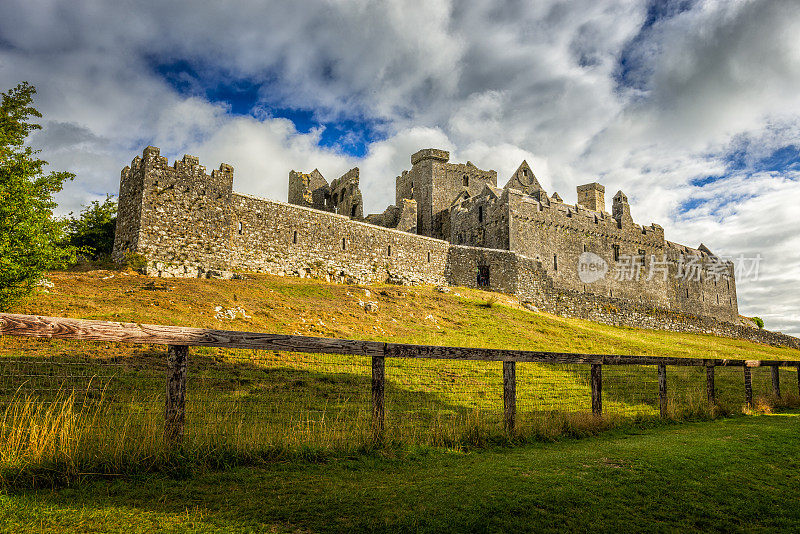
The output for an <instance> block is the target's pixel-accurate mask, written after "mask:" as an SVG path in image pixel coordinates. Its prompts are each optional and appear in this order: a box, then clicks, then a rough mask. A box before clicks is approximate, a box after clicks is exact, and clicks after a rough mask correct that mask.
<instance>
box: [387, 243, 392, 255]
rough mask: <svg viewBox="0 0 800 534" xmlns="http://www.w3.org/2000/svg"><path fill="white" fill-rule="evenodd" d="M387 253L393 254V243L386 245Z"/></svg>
mask: <svg viewBox="0 0 800 534" xmlns="http://www.w3.org/2000/svg"><path fill="white" fill-rule="evenodd" d="M386 255H387V256H391V255H392V245H389V246H388V247H386Z"/></svg>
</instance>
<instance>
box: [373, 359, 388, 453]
mask: <svg viewBox="0 0 800 534" xmlns="http://www.w3.org/2000/svg"><path fill="white" fill-rule="evenodd" d="M385 384H386V358H385V357H383V356H373V357H372V435H373V437H374V438H375V439H376V440H382V439H383V434H384V430H385V426H384V420H385V410H384V389H385Z"/></svg>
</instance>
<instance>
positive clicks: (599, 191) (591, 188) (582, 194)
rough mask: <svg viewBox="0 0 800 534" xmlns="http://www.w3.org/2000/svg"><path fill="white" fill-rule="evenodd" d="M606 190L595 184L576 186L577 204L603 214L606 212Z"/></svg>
mask: <svg viewBox="0 0 800 534" xmlns="http://www.w3.org/2000/svg"><path fill="white" fill-rule="evenodd" d="M605 196H606V188H605V187H603V186H602V185H600V184H598V183H597V182H592V183H590V184H585V185H579V186H578V204H580V205H581V206H583V207H584V208H586V209H590V210H592V211H598V212H601V213H604V212H605V211H606V200H605Z"/></svg>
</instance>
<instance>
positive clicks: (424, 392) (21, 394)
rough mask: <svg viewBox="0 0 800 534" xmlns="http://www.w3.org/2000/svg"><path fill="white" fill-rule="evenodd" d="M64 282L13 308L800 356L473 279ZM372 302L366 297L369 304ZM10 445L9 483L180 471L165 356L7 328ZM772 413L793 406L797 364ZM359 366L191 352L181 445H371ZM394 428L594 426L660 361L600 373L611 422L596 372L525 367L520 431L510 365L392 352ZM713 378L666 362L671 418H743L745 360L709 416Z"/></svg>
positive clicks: (666, 352) (643, 398)
mask: <svg viewBox="0 0 800 534" xmlns="http://www.w3.org/2000/svg"><path fill="white" fill-rule="evenodd" d="M50 279H51V281H52V282H53V287H50V288H47V289H44V290H42V291H41V292H40V293H39V294H37V295H34V296H32V297H30V298H28V299H27V300H26V301H24V302H21V303H19V304H18V305H17V306H16V307H15V308H14V309H13V310H12V311H14V312H17V313H29V314H38V315H50V316H64V317H75V318H86V319H102V320H113V321H126V322H139V323H154V324H171V325H181V326H196V327H207V328H224V329H232V330H249V331H261V332H272V333H286V334H304V335H312V336H326V337H345V338H355V339H368V340H382V341H400V342H409V343H424V344H435V345H450V346H477V347H497V348H514V349H535V350H552V351H564V352H588V353H615V354H642V355H655V356H683V357H698V358H708V357H714V358H746V359H791V360H800V351H795V350H791V349H787V348H781V347H771V346H766V345H759V344H755V343H751V342H747V341H742V340H734V339H728V338H721V337H715V336H711V335H694V334H679V333H670V332H659V331H651V330H642V329H635V328H624V327H612V326H606V325H600V324H597V323H592V322H589V321H582V320H576V319H567V318H562V317H556V316H552V315H549V314H544V313H534V312H531V311H529V310H526V309H524V308H522V307H520V306H519V305H518V303H517V302H516V301H515V300H514V299H512V298H511V297H507V296H503V295H498V294H495V293H487V292H482V291H476V290H469V289H464V288H453V289H452V290H451V291H450V292H449V293H440V292H438V291H436V290H435V289H434V288H431V287H399V286H390V285H385V286H368V287H360V286H352V285H336V284H327V283H323V282H320V281H316V280H309V279H298V278H284V277H274V276H266V275H251V276H248V278H247V279H246V280H229V281H224V280H199V279H154V278H149V277H144V276H141V275H138V274H135V273H128V272H119V271H89V272H80V273H74V272H73V273H52V275H51V277H50ZM367 303H371V304H369V305H367ZM0 339H2V347H0V380H1V381H0V408H2V409H3V410H4V411H5V415H4V419H3V426H2V432H1V433H0V445H2V447H3V448H4V449H5V450H6V451H7V453H6V455H5V457H4V458H3V466H2V467H4V468H5V469H6V472H7V473H12V474H13V476H21V474H24V473H27V475H25V476H29V475H30V474H31V473H39V474H41V472H42V469H44V470H46V471H47V472H49V473H65V474H66V476H75V475H76V474H79V473H81V472H100V473H122V472H126V471H136V470H141V469H149V468H160V467H164V466H165V465H171V462H173V461H174V454H173V453H174V452H175V451H165V450H164V448H163V443H162V441H161V425H162V424H163V395H164V393H163V391H164V376H165V348H164V347H147V346H129V345H124V344H112V343H89V342H80V343H76V342H63V341H48V340H31V339H18V338H10V337H4V338H0ZM753 372H754V375H753V389H754V392H755V394H756V396H758V397H760V398H761V400H760V401H759V402H760V405H761V406H762V407H764V408H769V407H770V406H772V405H774V404H776V403H777V402H780V403H782V404H789V405H792V404H794V403H797V401H798V399H797V396H796V392H797V387H796V380H797V377H796V373H792V372H790V371H789V370H787V371H785V372H784V373H782V374H783V376H782V380H783V383H784V391H785V392H786V394H785V395H784V398H783V399H781V400H780V401H778V399H772V398H770V395H769V393H770V379H769V371H768V370H767V369H754V371H753ZM370 373H371V367H370V362H369V360H368V359H366V358H358V357H351V356H330V355H327V356H326V355H314V354H288V353H277V352H271V351H269V352H267V351H246V350H222V349H209V348H202V349H193V350H192V352H191V354H190V359H189V383H188V393H187V433H188V435H187V445H186V447H185V449H184V450H182V451H180V453H181V455H183V457H190V458H194V459H198V460H201V461H202V462H203V463H212V464H214V465H226V464H228V463H230V462H239V461H261V460H263V459H274V458H276V457H286V455H287V454H302V455H309V454H311V455H312V456H313V455H318V454H327V453H329V452H331V451H345V452H346V451H354V450H359V449H362V450H363V449H364V448H365V447H370V446H371V445H372V442H371V427H370V424H371V412H370V400H369V399H370V397H369V396H370ZM386 373H387V380H388V383H387V388H386V407H387V437H386V441H387V443H388V444H390V445H391V444H395V445H399V446H419V445H433V446H437V447H447V448H457V449H463V448H464V447H474V446H485V445H487V444H490V443H497V442H507V441H508V440H512V441H517V442H522V441H527V440H537V439H554V438H556V437H558V436H561V435H564V434H567V435H585V434H590V433H594V432H596V431H598V430H601V429H604V428H609V427H611V426H615V425H619V424H636V423H641V422H642V421H645V420H652V419H654V418H655V417H657V415H658V385H657V375H656V369H655V367H653V366H604V370H603V395H604V418H603V419H602V420H600V419H597V418H594V417H591V415H590V414H589V412H590V409H591V408H590V386H589V368H588V366H580V365H540V364H519V365H518V366H517V396H518V413H519V425H518V430H517V432H516V434H515V435H513V436H509V435H507V434H505V433H504V432H503V428H502V422H501V421H502V373H501V364H500V363H499V362H455V361H435V360H432V361H427V360H413V359H409V360H394V359H390V360H389V361H387V370H386ZM704 388H705V370H704V369H702V368H674V367H670V368H669V372H668V390H669V396H670V414H671V416H672V417H673V418H675V419H685V418H689V417H707V416H709V415H715V414H731V413H741V412H742V410H743V408H744V388H743V384H742V376H741V368H738V369H737V368H720V369H718V371H717V398H718V401H719V406H718V407H716V408H715V409H714V410H711V409H710V407H708V406H706V404H705V389H704Z"/></svg>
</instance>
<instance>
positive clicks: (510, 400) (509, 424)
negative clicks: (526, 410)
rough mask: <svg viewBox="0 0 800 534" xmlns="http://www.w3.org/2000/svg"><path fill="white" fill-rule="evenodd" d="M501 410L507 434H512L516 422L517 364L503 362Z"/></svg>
mask: <svg viewBox="0 0 800 534" xmlns="http://www.w3.org/2000/svg"><path fill="white" fill-rule="evenodd" d="M503 410H504V412H505V427H506V431H507V432H514V427H515V425H516V422H517V421H516V420H517V363H516V362H503Z"/></svg>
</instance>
